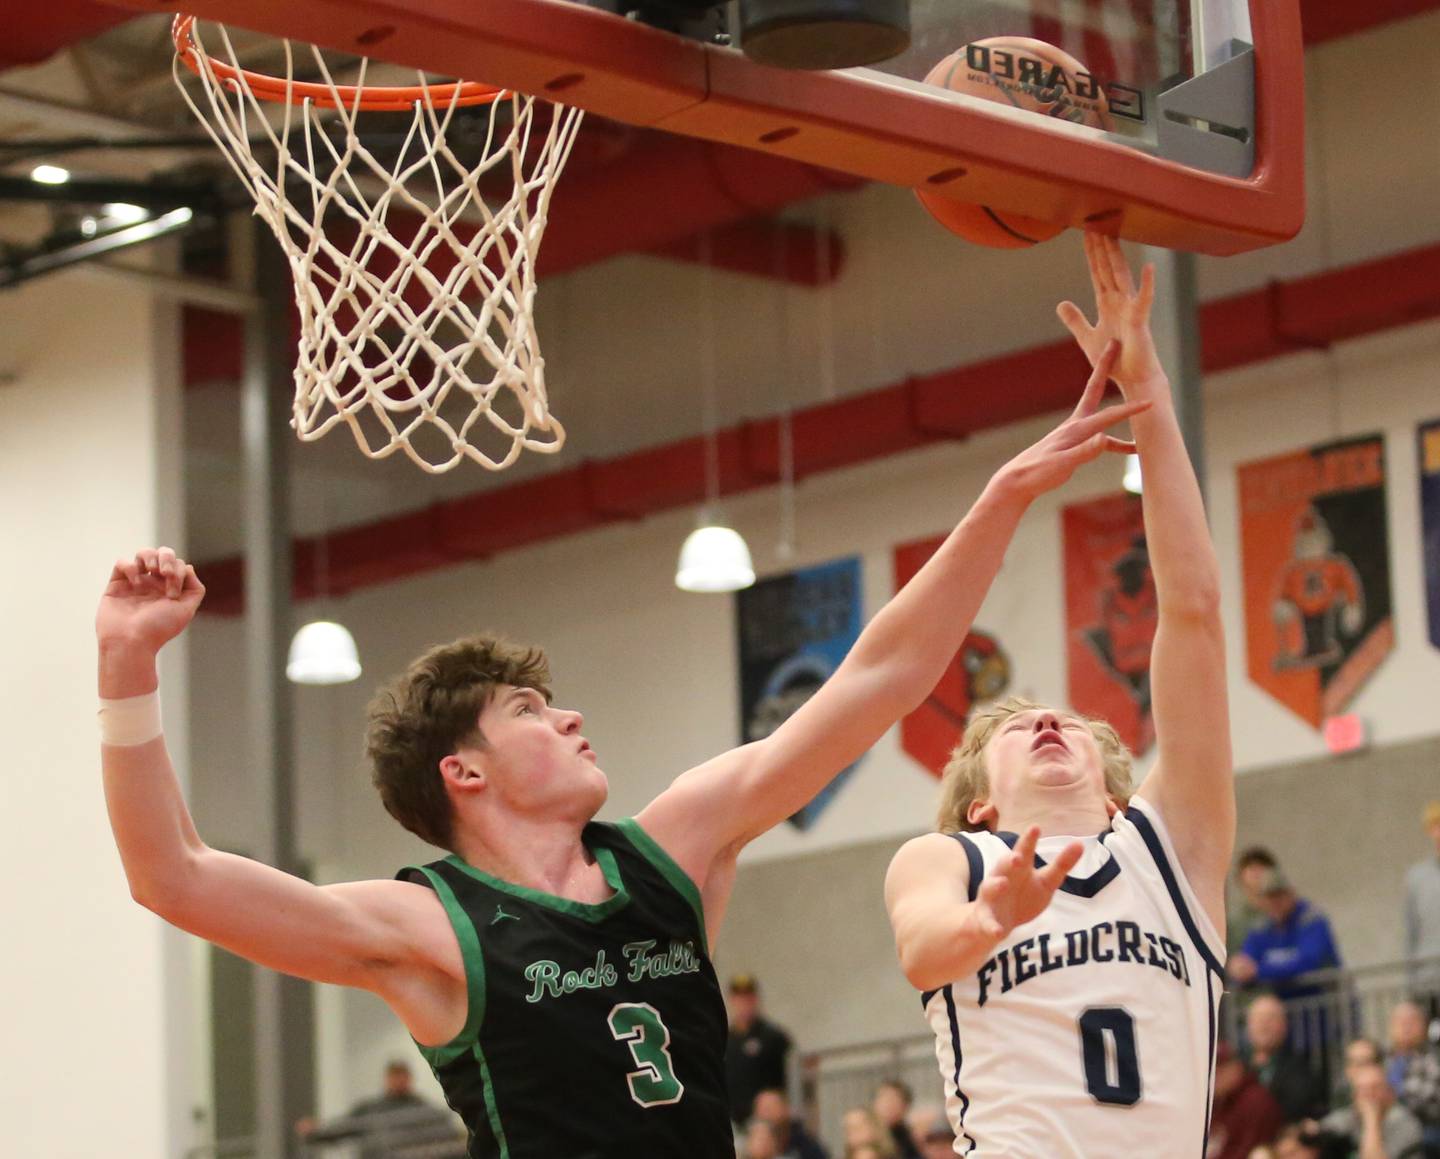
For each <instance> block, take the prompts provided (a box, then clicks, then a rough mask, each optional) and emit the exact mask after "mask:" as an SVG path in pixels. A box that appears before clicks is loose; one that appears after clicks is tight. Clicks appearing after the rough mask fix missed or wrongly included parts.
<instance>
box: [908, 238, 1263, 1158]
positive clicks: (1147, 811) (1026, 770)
mask: <svg viewBox="0 0 1440 1159" xmlns="http://www.w3.org/2000/svg"><path fill="white" fill-rule="evenodd" d="M1085 247H1086V254H1087V256H1088V258H1089V262H1090V275H1091V280H1092V282H1093V283H1094V287H1095V297H1096V305H1097V310H1098V319H1097V321H1096V323H1095V325H1093V326H1092V325H1090V324H1089V323H1088V322H1087V321H1086V319H1085V316H1084V315H1083V314H1082V313H1081V311H1080V310H1079V309H1078V308H1076V307H1075V306H1074V305H1073V304H1071V303H1069V302H1066V303H1064V304H1062V305H1061V306H1060V308H1059V314H1060V317H1061V319H1062V321H1064V323H1065V324H1066V326H1067V327H1068V328H1069V330H1070V332H1071V333H1072V334H1073V335H1074V336H1075V339H1076V341H1077V342H1078V343H1079V344H1080V346H1081V347H1082V348H1083V349H1084V351H1085V353H1086V355H1087V356H1089V358H1090V359H1091V361H1092V362H1094V361H1095V360H1096V359H1097V358H1099V356H1100V354H1101V352H1102V351H1103V350H1104V349H1105V347H1106V344H1107V343H1108V342H1109V341H1110V340H1112V339H1118V340H1119V342H1120V353H1119V357H1118V359H1117V360H1116V363H1115V367H1114V370H1113V375H1112V376H1113V378H1114V379H1115V381H1116V382H1117V383H1118V384H1119V386H1120V387H1121V389H1122V391H1123V392H1124V394H1125V396H1126V398H1127V399H1128V400H1130V401H1141V400H1143V401H1146V402H1149V403H1150V404H1151V405H1150V407H1149V409H1148V410H1146V411H1145V412H1144V413H1142V414H1139V415H1136V416H1135V418H1134V419H1133V420H1132V423H1131V428H1132V431H1133V433H1134V438H1135V442H1136V444H1137V445H1138V447H1139V453H1140V460H1141V464H1142V467H1143V472H1144V479H1145V488H1144V496H1143V503H1144V517H1145V532H1146V540H1147V544H1148V548H1149V554H1150V566H1151V569H1152V571H1153V574H1154V583H1155V588H1156V592H1157V597H1158V604H1159V623H1158V627H1157V629H1156V632H1155V639H1154V644H1153V650H1152V654H1151V667H1150V679H1151V691H1152V698H1153V699H1152V711H1153V714H1154V725H1155V737H1156V743H1157V745H1158V749H1159V752H1158V755H1157V760H1156V762H1155V765H1154V768H1153V769H1152V771H1151V772H1150V775H1149V776H1148V777H1147V778H1146V780H1145V783H1144V785H1143V786H1142V787H1141V788H1140V790H1139V791H1138V792H1136V793H1135V795H1134V796H1130V795H1129V794H1130V754H1129V753H1128V752H1127V751H1126V750H1125V747H1124V745H1123V744H1122V743H1121V742H1120V740H1119V738H1118V737H1117V736H1116V734H1115V732H1114V731H1113V730H1112V729H1111V728H1110V727H1109V726H1108V725H1106V724H1104V723H1103V722H1101V721H1092V720H1086V719H1084V718H1082V717H1079V716H1076V715H1075V714H1073V713H1070V712H1066V711H1063V710H1060V709H1052V708H1047V707H1045V706H1043V705H1038V704H1031V703H1029V702H1026V701H1019V700H1011V701H1007V702H1006V703H1005V704H1002V705H999V706H997V707H995V708H992V709H990V710H988V711H985V712H981V713H979V714H977V715H976V716H975V717H974V718H973V719H972V721H971V723H970V725H969V727H968V729H967V731H966V734H965V737H964V739H963V740H962V742H961V744H960V746H959V748H957V749H956V751H955V753H954V754H953V755H952V757H951V759H950V762H949V764H948V765H947V767H946V770H945V775H944V781H943V787H942V804H941V810H940V818H939V830H940V831H939V832H936V833H931V834H927V835H926V836H923V837H917V838H915V839H914V840H913V841H910V842H908V843H907V844H906V845H905V846H903V847H902V848H901V849H900V851H899V852H898V853H897V854H896V855H895V859H894V861H893V862H892V863H891V866H890V871H889V874H888V876H887V878H886V883H885V894H886V904H887V906H888V908H889V911H890V920H891V923H892V925H893V926H894V930H895V939H896V944H897V948H898V950H899V955H900V962H901V966H902V968H903V969H904V971H905V975H906V977H907V978H908V979H909V980H910V982H911V983H912V984H913V985H914V986H915V987H916V988H917V989H918V990H920V991H921V992H922V996H923V1001H924V1006H925V1011H926V1015H927V1018H928V1020H929V1022H930V1024H931V1026H932V1027H933V1029H934V1030H935V1035H936V1054H937V1057H938V1059H939V1062H940V1069H941V1072H942V1074H943V1076H944V1082H945V1087H946V1095H947V1100H946V1101H947V1111H948V1113H949V1116H950V1119H951V1122H952V1125H953V1126H954V1128H955V1135H956V1142H955V1150H956V1153H957V1154H960V1155H965V1156H970V1157H972V1159H1000V1157H1002V1156H1003V1157H1004V1159H1118V1157H1121V1156H1123V1157H1126V1159H1131V1157H1133V1159H1172V1157H1175V1159H1179V1157H1183V1156H1195V1157H1196V1159H1199V1157H1202V1156H1203V1155H1204V1153H1205V1146H1206V1133H1207V1129H1208V1124H1209V1112H1210V1098H1211V1077H1212V1061H1213V1057H1214V1048H1215V1029H1216V1022H1215V1018H1216V1006H1217V1003H1218V1001H1219V998H1220V992H1221V982H1222V977H1223V974H1222V969H1223V962H1224V955H1225V940H1224V928H1225V927H1224V923H1225V917H1224V881H1225V871H1226V866H1227V863H1228V861H1229V858H1230V853H1231V847H1232V845H1233V843H1234V835H1235V795H1234V788H1233V779H1232V770H1231V758H1230V739H1229V720H1228V713H1227V706H1226V696H1225V650H1224V639H1223V635H1222V631H1221V624H1220V611H1219V577H1218V568H1217V566H1216V561H1215V552H1214V548H1213V546H1212V544H1211V542H1210V536H1209V532H1208V530H1207V528H1206V524H1205V511H1204V507H1203V505H1202V502H1201V497H1200V489H1199V486H1198V485H1197V482H1196V479H1195V473H1194V471H1193V470H1192V469H1191V465H1190V461H1189V459H1188V457H1187V455H1186V452H1185V446H1184V443H1183V442H1182V440H1181V437H1180V429H1179V425H1178V423H1177V421H1176V418H1175V411H1174V406H1173V403H1172V400H1171V395H1170V386H1169V383H1168V381H1167V380H1166V378H1165V374H1164V372H1163V370H1162V369H1161V367H1160V364H1159V361H1158V359H1157V357H1156V354H1155V348H1154V345H1153V343H1152V341H1151V337H1150V328H1149V315H1150V305H1151V301H1152V298H1153V294H1154V273H1153V270H1151V269H1148V268H1147V269H1146V270H1145V272H1144V275H1143V277H1142V279H1141V283H1140V286H1139V288H1138V289H1136V287H1135V285H1134V283H1133V281H1132V279H1131V276H1130V271H1129V268H1128V266H1127V265H1126V263H1125V259H1124V257H1123V255H1122V254H1121V252H1120V247H1119V245H1118V243H1116V242H1115V241H1113V240H1111V239H1108V238H1101V237H1098V236H1093V235H1086V239H1085Z"/></svg>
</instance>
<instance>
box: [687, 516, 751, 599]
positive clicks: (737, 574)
mask: <svg viewBox="0 0 1440 1159" xmlns="http://www.w3.org/2000/svg"><path fill="white" fill-rule="evenodd" d="M754 582H755V566H754V564H753V563H751V561H750V548H749V547H748V546H746V543H745V540H744V538H743V537H742V536H741V534H740V533H739V532H738V531H736V530H735V529H734V528H733V527H726V526H725V525H724V524H723V523H706V524H703V525H702V526H700V527H697V528H696V529H695V530H694V531H692V532H691V533H690V534H689V535H687V536H686V537H685V542H684V544H682V545H681V547H680V566H679V567H678V568H677V569H676V571H675V586H676V587H677V588H679V589H680V590H681V591H686V592H738V591H739V590H740V589H741V588H748V587H749V586H750V585H751V584H753V583H754Z"/></svg>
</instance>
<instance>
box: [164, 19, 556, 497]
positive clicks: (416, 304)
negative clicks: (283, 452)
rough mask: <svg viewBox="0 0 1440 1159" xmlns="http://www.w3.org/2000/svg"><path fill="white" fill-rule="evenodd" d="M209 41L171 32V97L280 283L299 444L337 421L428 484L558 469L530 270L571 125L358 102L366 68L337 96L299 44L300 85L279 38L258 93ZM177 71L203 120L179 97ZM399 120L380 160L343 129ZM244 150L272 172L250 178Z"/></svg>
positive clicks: (251, 75)
mask: <svg viewBox="0 0 1440 1159" xmlns="http://www.w3.org/2000/svg"><path fill="white" fill-rule="evenodd" d="M215 28H216V29H217V31H218V34H219V38H220V41H221V44H222V46H223V52H222V54H221V55H220V56H219V58H216V57H212V56H211V55H210V54H209V53H208V52H207V51H206V49H205V45H204V43H203V42H202V40H201V38H200V35H199V31H198V29H197V27H196V21H195V18H194V17H193V16H177V17H176V18H175V23H174V26H173V30H172V31H173V36H174V40H175V50H176V56H175V66H174V71H175V79H176V83H177V84H179V86H180V91H181V93H182V94H183V95H184V97H185V101H186V103H187V104H189V106H190V108H191V111H192V112H194V114H195V115H196V117H197V118H199V120H200V122H201V123H202V124H203V125H204V126H205V129H206V131H207V132H208V133H209V134H210V136H211V137H212V138H213V139H214V140H215V143H216V144H217V145H219V146H220V149H221V151H222V152H223V153H224V154H225V157H226V159H227V160H228V161H229V162H230V166H231V168H233V169H234V170H235V172H236V174H237V175H238V176H239V178H240V180H241V181H242V182H243V183H244V185H245V187H246V189H247V190H248V191H249V193H250V194H251V196H253V197H254V199H255V206H256V210H255V211H256V213H257V214H258V215H259V216H260V217H261V218H262V219H264V221H265V222H266V223H267V224H268V225H269V226H270V228H271V230H272V231H273V232H274V234H275V237H276V238H277V240H278V241H279V242H280V246H281V248H282V249H283V250H284V252H285V256H286V258H287V259H288V261H289V263H290V269H291V272H292V273H293V274H294V277H295V305H296V308H297V309H298V311H299V319H300V333H299V344H298V352H297V353H298V357H297V361H296V366H295V406H294V411H293V417H292V419H291V425H292V426H293V427H294V428H295V432H296V434H298V435H299V437H300V438H301V439H302V440H304V441H306V442H310V441H313V440H315V439H318V438H320V436H322V435H324V434H325V433H326V432H327V431H329V430H330V429H331V428H332V427H334V426H335V425H336V424H337V423H340V422H344V423H346V424H347V425H348V426H349V427H350V430H351V433H352V434H353V435H354V437H355V441H356V443H357V445H358V446H359V447H360V449H361V450H362V451H363V452H364V453H365V454H366V455H368V456H369V457H370V458H372V459H382V458H386V457H387V456H389V455H392V454H394V453H395V452H396V451H401V452H403V453H404V454H405V455H406V456H408V457H409V458H410V459H411V460H413V461H414V462H415V463H416V464H417V465H419V466H420V467H422V468H423V469H424V470H426V471H429V472H431V473H432V474H438V473H440V472H443V471H448V470H450V469H451V468H452V467H454V466H456V465H458V464H459V463H460V462H462V461H464V460H466V459H469V460H472V461H474V462H477V463H479V464H481V465H482V466H484V467H487V468H489V469H490V470H495V471H498V470H502V469H504V468H505V467H508V466H510V464H511V463H513V462H514V461H515V459H516V458H517V457H518V456H519V454H520V452H521V451H522V450H531V451H539V452H542V453H546V454H550V453H554V452H555V451H558V450H559V449H560V448H561V447H562V446H563V445H564V442H565V429H564V427H562V426H561V425H560V423H559V421H558V420H557V419H556V418H555V417H554V416H553V415H552V414H551V413H550V409H549V403H548V399H547V395H546V391H545V360H544V358H543V357H542V356H541V353H540V347H539V342H538V339H537V336H536V334H535V325H534V307H535V291H536V285H535V259H536V255H537V254H538V252H539V249H540V241H541V238H542V237H543V235H544V232H545V225H546V222H547V219H548V217H547V215H548V211H549V206H550V197H551V194H552V193H553V191H554V188H555V182H556V180H557V179H558V177H559V175H560V170H561V169H562V168H564V165H565V161H566V158H567V157H568V156H569V154H570V149H571V147H572V146H573V145H574V143H575V137H576V134H577V132H578V131H579V127H580V121H581V117H582V113H581V111H580V110H578V109H574V108H568V107H564V106H560V105H555V106H550V105H548V104H547V103H546V102H537V101H536V99H535V98H534V97H530V96H526V95H524V94H521V93H515V92H509V91H507V90H503V89H497V88H493V87H491V86H489V85H482V84H475V83H472V82H463V81H461V82H453V83H448V84H432V83H430V82H429V81H428V80H427V79H426V78H425V76H424V74H423V73H422V74H418V83H417V84H415V85H411V86H400V87H396V86H386V87H382V86H367V85H366V83H365V74H366V70H367V68H368V67H369V63H370V62H369V61H368V60H366V59H364V58H361V60H360V62H359V65H358V74H357V79H356V82H355V83H354V84H353V85H341V84H337V83H336V82H335V80H334V77H333V76H332V73H331V68H330V66H329V65H328V64H327V62H326V61H325V59H324V57H323V56H322V54H321V51H320V49H318V48H316V47H314V46H308V51H309V53H310V55H311V56H313V60H314V66H315V72H316V75H317V76H318V78H319V79H318V80H316V81H307V80H301V79H297V77H296V69H295V55H296V54H295V51H294V47H293V46H292V45H291V43H290V42H289V41H288V40H287V41H285V42H284V47H285V75H284V76H283V77H281V76H267V75H265V74H262V73H256V72H252V71H249V70H246V69H244V68H241V66H240V63H239V60H238V58H237V56H236V53H235V49H234V46H233V45H232V44H231V41H230V35H229V33H228V32H227V31H226V29H225V28H224V26H223V25H216V26H215ZM182 64H183V65H184V66H185V67H186V68H187V69H189V70H190V71H191V72H193V73H194V74H195V75H196V76H198V77H199V78H200V80H201V85H202V88H203V90H204V93H205V97H206V101H207V108H206V109H202V108H201V106H200V104H198V103H197V102H196V100H195V99H193V98H192V97H191V96H190V94H189V92H188V91H187V90H186V88H185V85H184V84H183V83H181V81H182V76H181V72H180V67H181V65H182ZM537 104H538V106H539V107H538V108H537ZM478 105H488V106H489V111H488V114H487V123H486V125H485V127H484V131H483V134H476V135H475V137H474V139H473V140H468V141H466V142H465V143H464V146H463V147H462V146H461V145H460V144H459V143H457V141H456V140H454V139H450V140H447V133H450V134H451V135H452V138H454V137H455V136H457V130H458V129H459V128H460V124H461V121H464V120H466V119H465V118H462V119H461V121H457V119H456V110H457V109H464V108H469V107H472V106H478ZM267 106H268V108H267ZM547 109H548V110H551V111H550V113H549V116H548V124H547V123H546V120H547V117H546V110H547ZM405 111H408V112H410V113H411V118H410V122H409V126H408V129H405V130H404V131H403V132H401V133H396V134H392V135H390V136H389V137H386V138H384V142H385V143H386V144H388V145H389V146H390V154H389V155H388V156H386V157H385V158H384V159H382V158H381V157H380V156H377V150H380V151H382V152H383V150H381V149H380V145H379V144H378V143H377V141H378V138H377V137H376V135H375V134H374V133H373V132H371V143H370V145H369V146H367V145H366V144H364V143H362V141H361V139H360V132H359V128H358V121H359V118H360V114H361V113H367V112H396V113H399V112H405ZM507 121H508V124H507V123H506V122H507ZM276 122H278V123H276ZM466 128H467V129H468V128H469V125H468V124H467V125H466ZM367 132H370V130H369V128H368V126H367ZM252 133H253V134H254V137H253V140H252ZM255 145H258V146H260V147H262V149H269V150H273V152H274V154H275V156H274V160H273V161H270V160H268V159H267V161H266V162H265V163H262V162H261V161H259V160H257V158H256V157H255V154H254V151H253V149H252V146H255ZM292 146H293V147H292ZM467 149H469V150H472V151H478V152H477V153H476V155H475V156H463V157H462V156H461V155H460V154H463V153H465V152H466V150H467ZM287 184H288V185H289V186H291V188H288V189H287ZM327 217H328V219H329V221H328V223H327ZM327 225H328V229H327ZM502 409H503V411H504V412H505V413H502ZM481 420H484V422H482V421H481ZM417 442H418V443H421V445H419V446H417V445H416V444H417Z"/></svg>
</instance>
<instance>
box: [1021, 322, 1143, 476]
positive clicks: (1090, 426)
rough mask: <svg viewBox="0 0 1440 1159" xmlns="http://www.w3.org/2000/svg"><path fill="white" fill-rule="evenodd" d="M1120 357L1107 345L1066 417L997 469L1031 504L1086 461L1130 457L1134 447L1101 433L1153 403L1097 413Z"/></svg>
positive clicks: (1140, 401)
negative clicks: (1105, 457)
mask: <svg viewBox="0 0 1440 1159" xmlns="http://www.w3.org/2000/svg"><path fill="white" fill-rule="evenodd" d="M1119 353H1120V347H1119V344H1118V343H1115V342H1110V343H1108V344H1107V345H1106V346H1105V348H1104V349H1103V350H1101V351H1100V352H1099V354H1098V355H1097V356H1096V362H1095V369H1094V370H1093V371H1091V373H1090V381H1089V382H1087V383H1086V384H1085V393H1084V394H1082V395H1081V396H1080V401H1079V402H1078V403H1077V404H1076V405H1075V409H1074V410H1073V411H1071V412H1070V415H1069V417H1068V418H1067V419H1066V420H1065V421H1064V422H1063V423H1061V424H1060V425H1059V426H1058V427H1056V428H1055V429H1054V430H1053V431H1051V432H1050V433H1049V434H1048V435H1046V436H1045V437H1044V438H1043V439H1041V440H1040V441H1039V442H1038V443H1035V444H1033V445H1032V446H1029V447H1026V448H1025V450H1023V451H1021V452H1020V453H1019V454H1018V455H1016V456H1015V457H1014V458H1013V459H1011V460H1010V462H1008V463H1006V464H1005V466H1004V467H1002V468H1001V472H1002V473H1003V474H1004V475H1005V476H1006V477H1007V478H1008V479H1009V480H1010V482H1011V483H1012V484H1013V485H1014V486H1016V487H1017V488H1018V489H1019V490H1020V492H1021V493H1022V494H1024V495H1025V496H1026V498H1027V499H1034V498H1036V497H1037V496H1039V495H1042V494H1043V493H1044V492H1046V491H1050V490H1053V489H1054V488H1056V487H1059V486H1061V485H1062V484H1064V483H1065V482H1066V481H1067V480H1068V479H1069V478H1070V476H1071V475H1073V474H1074V473H1075V470H1076V468H1077V467H1079V466H1080V465H1081V464H1082V463H1088V462H1090V460H1091V459H1097V458H1099V457H1100V456H1101V455H1104V454H1107V453H1110V454H1120V455H1133V454H1134V453H1135V444H1134V443H1132V442H1130V441H1129V440H1128V439H1120V438H1116V437H1115V436H1114V435H1111V434H1108V433H1106V432H1107V430H1108V428H1110V427H1113V426H1115V424H1117V423H1120V422H1123V421H1124V420H1125V419H1128V418H1130V417H1131V416H1132V415H1136V414H1139V413H1140V412H1141V411H1143V410H1146V409H1148V408H1149V407H1150V406H1151V405H1152V403H1151V402H1150V401H1149V400H1147V399H1138V400H1135V401H1131V402H1123V403H1121V404H1120V405H1119V406H1112V407H1106V408H1105V409H1104V410H1101V408H1100V400H1101V398H1103V397H1104V395H1105V384H1106V383H1107V382H1108V381H1109V379H1110V371H1111V369H1112V368H1113V366H1114V364H1115V359H1116V358H1117V357H1118V355H1119Z"/></svg>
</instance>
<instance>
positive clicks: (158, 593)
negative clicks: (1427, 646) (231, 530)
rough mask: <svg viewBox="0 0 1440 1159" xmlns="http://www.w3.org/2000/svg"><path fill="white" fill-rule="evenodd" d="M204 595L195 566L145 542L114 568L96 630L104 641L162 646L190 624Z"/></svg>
mask: <svg viewBox="0 0 1440 1159" xmlns="http://www.w3.org/2000/svg"><path fill="white" fill-rule="evenodd" d="M204 598H205V587H204V585H203V584H202V583H201V582H200V580H199V577H197V576H196V574H195V569H194V568H193V567H191V566H190V565H189V564H188V563H186V562H185V561H184V560H183V559H181V558H180V557H179V556H177V555H176V554H175V552H174V551H172V550H171V549H170V548H168V547H159V548H145V549H143V550H141V551H137V552H136V553H135V556H134V558H133V559H121V560H117V561H116V563H115V566H114V568H112V569H111V572H110V579H109V582H108V583H106V585H105V591H104V593H103V594H102V595H101V597H100V607H99V608H98V609H97V611H96V613H95V634H96V636H98V637H99V639H100V640H101V641H102V642H106V643H131V644H136V645H140V646H142V647H147V648H150V649H152V650H154V651H159V650H160V648H161V646H162V645H163V644H165V643H166V642H167V641H168V640H171V639H173V638H174V637H176V636H178V635H179V634H180V633H181V632H182V631H183V630H184V628H185V625H187V624H188V623H189V622H190V621H191V619H193V618H194V615H195V610H196V609H197V608H198V607H199V606H200V601H201V600H202V599H204Z"/></svg>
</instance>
